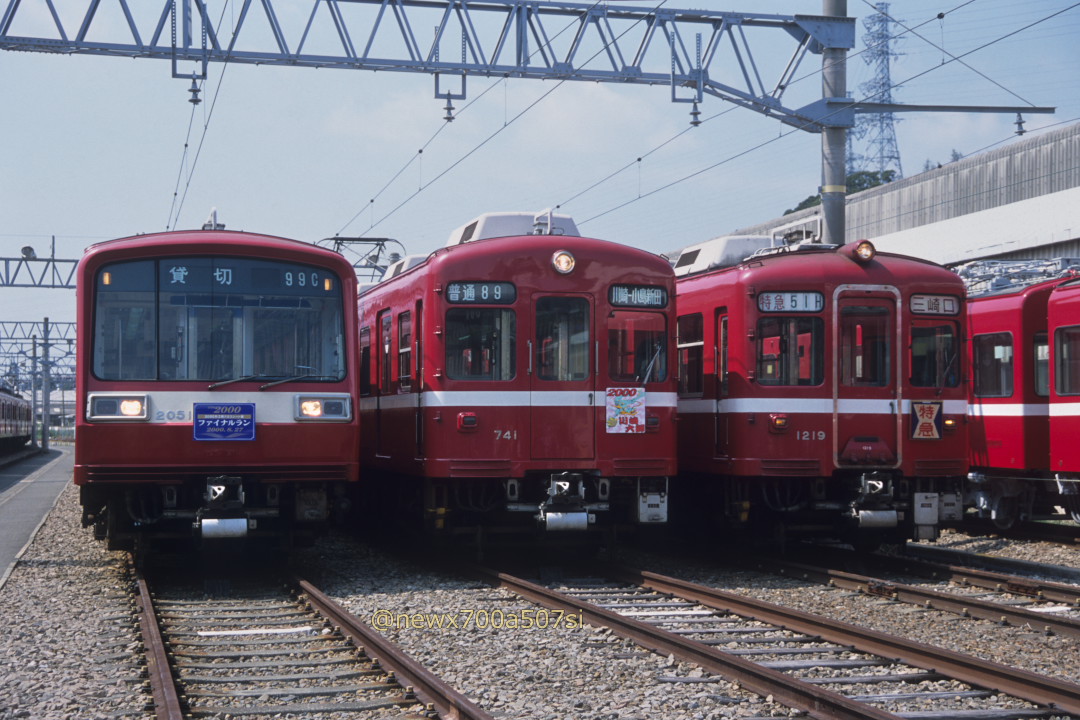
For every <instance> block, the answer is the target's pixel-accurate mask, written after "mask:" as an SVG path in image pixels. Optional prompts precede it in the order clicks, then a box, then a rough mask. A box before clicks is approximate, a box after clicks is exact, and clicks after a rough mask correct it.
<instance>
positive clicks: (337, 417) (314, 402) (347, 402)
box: [293, 395, 352, 422]
mask: <svg viewBox="0 0 1080 720" xmlns="http://www.w3.org/2000/svg"><path fill="white" fill-rule="evenodd" d="M294 409H295V412H294V413H293V417H294V418H295V419H296V420H322V421H326V422H346V421H349V420H352V399H351V398H350V397H349V396H348V395H297V396H296V399H295V405H294Z"/></svg>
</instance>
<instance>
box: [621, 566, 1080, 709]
mask: <svg viewBox="0 0 1080 720" xmlns="http://www.w3.org/2000/svg"><path fill="white" fill-rule="evenodd" d="M604 572H605V573H606V574H608V575H609V576H610V577H612V578H614V579H617V580H619V581H621V582H627V583H633V584H636V585H641V586H643V587H647V588H650V589H652V590H656V591H658V592H664V593H670V594H672V595H677V596H679V597H682V598H685V599H687V600H693V601H694V602H698V603H701V604H702V605H705V606H706V607H711V608H714V609H717V610H722V611H724V612H728V613H733V614H735V615H740V616H743V617H749V618H753V619H755V620H758V621H760V622H764V623H769V624H771V625H777V626H779V627H782V628H784V629H786V630H794V631H796V632H802V633H805V634H808V635H816V636H818V637H820V638H821V639H823V640H826V641H829V642H834V643H837V644H841V645H847V646H850V647H854V648H855V649H857V650H859V651H860V652H866V653H870V654H874V655H879V656H881V657H885V658H890V659H893V660H895V661H897V662H903V663H907V664H909V665H913V666H915V667H919V668H923V669H925V670H933V671H936V672H940V673H942V674H944V675H948V676H949V677H951V678H954V679H956V680H960V681H962V682H965V683H968V684H970V685H974V686H977V687H982V688H987V689H991V690H997V691H999V692H1002V693H1005V694H1008V695H1012V696H1014V697H1017V698H1021V699H1023V700H1027V701H1028V702H1031V703H1034V704H1036V705H1044V706H1049V707H1052V708H1054V709H1056V710H1060V711H1064V712H1068V713H1072V714H1074V715H1080V685H1077V684H1074V683H1070V682H1065V681H1064V680H1058V679H1056V678H1050V677H1046V676H1044V675H1038V674H1036V673H1032V672H1028V671H1026V670H1020V669H1018V668H1012V667H1007V666H1005V665H1000V664H998V663H993V662H989V661H986V660H982V659H980V658H976V657H973V656H970V655H964V654H962V653H958V652H954V651H952V650H946V649H944V648H937V647H933V646H930V645H926V644H924V643H918V642H914V641H911V640H905V639H903V638H899V637H894V636H891V635H887V634H885V633H881V632H877V631H875V630H870V629H867V628H863V627H859V626H857V625H852V624H850V623H844V622H841V621H837V620H828V619H826V618H821V617H816V616H814V615H811V614H809V613H805V612H802V611H800V610H794V609H792V608H785V607H781V606H779V605H773V604H771V603H765V602H762V601H759V600H754V599H752V598H748V597H743V596H740V595H735V594H733V593H727V592H724V591H722V590H716V589H713V588H708V587H705V586H702V585H697V584H694V583H690V582H686V581H685V580H679V579H676V578H671V577H666V576H664V575H660V574H658V573H653V572H648V571H645V570H636V569H630V568H615V567H611V568H606V569H605V570H604ZM789 681H790V678H789Z"/></svg>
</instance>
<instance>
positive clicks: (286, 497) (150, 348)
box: [75, 231, 359, 547]
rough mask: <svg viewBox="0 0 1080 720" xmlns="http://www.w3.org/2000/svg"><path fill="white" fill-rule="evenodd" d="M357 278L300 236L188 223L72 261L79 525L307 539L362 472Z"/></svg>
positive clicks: (123, 540)
mask: <svg viewBox="0 0 1080 720" xmlns="http://www.w3.org/2000/svg"><path fill="white" fill-rule="evenodd" d="M355 293H356V281H355V275H354V273H353V271H352V268H351V267H350V266H349V264H348V263H347V262H346V261H345V260H344V259H343V258H341V257H340V256H338V255H336V254H335V253H331V252H329V251H327V250H324V249H321V248H316V247H314V246H311V245H307V244H305V243H299V242H294V241H290V240H284V239H280V238H271V237H267V236H256V235H250V234H246V233H233V232H217V231H211V232H206V231H204V232H178V233H165V234H161V235H150V236H142V237H137V238H129V239H125V240H118V241H113V242H110V243H103V244H99V245H96V246H94V247H92V248H90V249H89V250H88V251H87V254H86V255H85V257H84V258H83V260H82V262H81V263H80V266H79V270H78V304H79V307H78V323H79V332H78V358H77V376H78V379H77V394H78V408H77V428H76V447H75V483H76V485H78V486H79V487H80V489H81V500H82V505H83V524H84V526H88V525H93V526H94V528H95V535H96V536H97V537H99V538H102V539H105V538H107V539H108V540H109V543H110V545H111V546H113V547H129V546H131V545H136V546H138V545H139V544H140V543H142V542H144V541H146V540H148V539H155V540H156V539H190V538H199V539H203V540H209V539H218V538H260V537H265V538H273V539H275V540H278V541H281V542H283V543H288V542H290V541H292V540H295V539H306V538H309V537H311V536H312V535H314V534H315V533H316V532H317V531H318V530H319V529H320V528H321V527H322V526H324V525H325V524H326V523H327V521H328V520H329V519H330V517H331V515H332V513H333V512H334V510H335V509H337V508H341V507H342V506H343V505H344V503H345V502H346V501H345V488H346V485H347V484H348V483H350V482H354V481H356V480H357V479H358V476H359V421H358V418H357V413H356V391H355V387H356V383H357V378H358V372H357V368H356V367H355V364H356V361H355V359H354V357H353V355H354V354H353V353H350V352H349V351H348V348H349V347H350V346H351V343H352V342H354V341H355V326H356V315H355Z"/></svg>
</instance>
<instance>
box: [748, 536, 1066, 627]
mask: <svg viewBox="0 0 1080 720" xmlns="http://www.w3.org/2000/svg"><path fill="white" fill-rule="evenodd" d="M845 556H852V557H845ZM819 557H820V553H819ZM825 559H826V560H827V561H828V563H829V564H830V566H829V567H824V566H822V565H820V564H812V563H808V562H793V561H790V560H784V559H780V558H775V557H762V558H755V559H752V560H746V561H743V562H741V563H740V565H742V566H744V567H747V568H749V569H753V570H758V571H761V572H767V573H775V574H778V575H785V576H789V577H794V578H799V579H802V580H810V581H813V582H818V583H821V584H823V585H829V586H832V587H837V588H841V589H845V590H852V591H855V592H859V593H863V594H866V595H874V596H879V597H884V598H888V599H890V600H895V601H897V602H903V603H908V604H912V605H918V606H920V607H924V608H927V609H932V610H941V611H944V612H951V613H955V614H957V615H962V616H964V617H973V618H979V619H982V620H990V621H993V622H997V623H1000V624H1002V625H1013V626H1016V627H1028V628H1031V629H1034V630H1038V631H1041V632H1045V633H1047V634H1051V633H1055V634H1058V635H1062V636H1065V637H1072V638H1080V586H1076V585H1067V584H1064V583H1055V582H1050V581H1046V580H1039V579H1035V578H1032V577H1026V576H1017V575H1006V574H1003V573H997V572H990V571H986V570H979V569H976V568H969V567H963V566H957V565H939V564H936V563H928V562H920V561H918V560H914V559H911V558H889V557H883V556H877V555H875V556H872V557H866V556H859V555H853V554H852V553H848V552H839V551H838V552H835V553H828V554H827V555H826V558H825ZM851 562H854V563H857V564H864V565H867V566H870V565H872V566H873V568H874V570H875V571H877V572H879V573H881V572H886V573H891V574H902V575H918V576H922V577H926V578H930V579H933V580H947V581H949V582H950V583H953V584H955V585H957V586H960V590H959V591H958V592H944V591H941V590H933V589H928V588H924V587H919V586H916V585H910V584H905V583H901V582H897V581H895V580H892V579H885V578H881V577H871V576H868V575H863V574H858V573H854V572H848V571H845V570H842V569H837V568H836V567H835V565H843V564H845V563H851ZM984 591H985V592H984ZM973 593H974V594H973ZM991 597H992V598H993V599H988V598H991Z"/></svg>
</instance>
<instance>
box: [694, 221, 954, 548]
mask: <svg viewBox="0 0 1080 720" xmlns="http://www.w3.org/2000/svg"><path fill="white" fill-rule="evenodd" d="M772 245H773V243H772V240H771V239H770V238H765V237H724V238H717V239H715V240H712V241H709V242H707V243H703V244H700V245H695V246H691V247H689V248H686V249H685V250H683V251H682V253H681V254H680V256H679V258H678V260H677V261H676V263H675V272H676V274H677V275H678V276H679V277H678V283H677V293H676V301H677V304H678V321H677V343H678V375H679V469H680V484H679V485H678V487H677V490H676V494H677V497H678V498H681V497H686V496H689V497H692V498H693V501H692V502H693V507H692V510H693V511H695V517H696V518H697V520H696V521H697V522H701V523H705V524H707V525H715V526H727V527H732V528H744V529H747V530H750V531H752V532H754V533H755V534H758V535H759V536H766V537H767V536H768V535H767V534H768V533H772V532H781V533H786V534H799V533H812V534H831V535H834V536H838V537H842V538H846V539H849V540H850V541H852V542H855V543H858V544H865V545H875V544H878V543H880V542H892V541H897V540H903V539H933V538H935V537H937V535H938V532H939V527H940V526H941V524H942V523H943V522H947V521H950V520H959V519H960V517H961V506H960V503H961V497H962V489H963V481H964V477H965V475H966V473H967V432H966V425H965V420H966V415H967V389H966V386H965V378H966V372H967V358H966V357H965V353H964V339H965V337H966V335H965V332H966V330H965V328H966V318H965V314H964V298H965V291H964V286H963V283H962V282H961V280H960V279H959V278H958V277H957V276H956V275H955V274H953V273H952V272H950V271H948V270H946V269H945V268H943V267H941V266H938V265H935V264H933V263H930V262H926V261H923V260H918V259H915V258H910V257H904V256H900V255H894V254H889V253H880V252H876V251H875V248H874V246H873V245H872V244H871V243H870V242H867V241H861V242H856V243H850V244H847V245H844V246H842V247H840V246H835V245H824V244H819V243H815V242H810V241H803V242H798V243H794V244H784V243H781V244H780V246H778V247H773V246H772Z"/></svg>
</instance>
